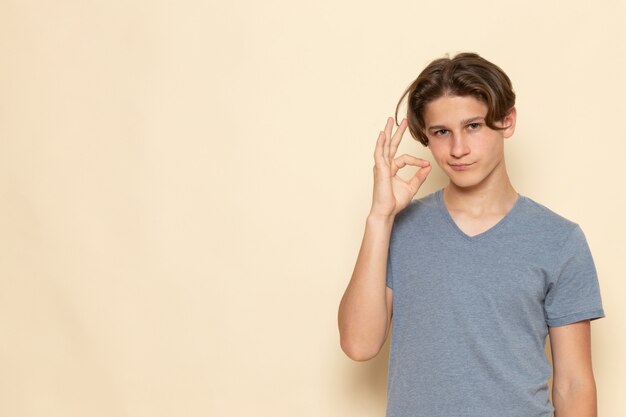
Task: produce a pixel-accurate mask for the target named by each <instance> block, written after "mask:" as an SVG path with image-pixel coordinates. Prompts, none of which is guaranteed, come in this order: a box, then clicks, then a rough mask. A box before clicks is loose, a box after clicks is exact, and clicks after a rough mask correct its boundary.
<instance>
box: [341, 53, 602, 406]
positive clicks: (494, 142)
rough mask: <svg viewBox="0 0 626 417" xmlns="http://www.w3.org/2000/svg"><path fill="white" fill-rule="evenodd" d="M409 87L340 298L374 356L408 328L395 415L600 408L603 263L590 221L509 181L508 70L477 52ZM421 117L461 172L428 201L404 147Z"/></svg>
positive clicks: (446, 165)
mask: <svg viewBox="0 0 626 417" xmlns="http://www.w3.org/2000/svg"><path fill="white" fill-rule="evenodd" d="M406 95H408V110H407V119H408V120H407V119H403V120H402V122H401V123H400V124H399V126H398V128H397V130H396V131H395V133H393V132H392V127H393V124H394V119H393V118H389V119H388V120H387V124H386V126H385V130H384V131H381V132H380V135H379V136H378V140H377V142H376V148H375V153H374V160H375V165H374V193H373V201H372V206H371V210H370V213H369V215H368V217H367V221H366V226H365V234H364V237H363V241H362V245H361V249H360V252H359V255H358V258H357V261H356V265H355V268H354V273H353V275H352V278H351V280H350V283H349V284H348V287H347V289H346V291H345V294H344V296H343V298H342V300H341V304H340V307H339V330H340V336H341V347H342V349H343V350H344V351H345V353H346V354H347V355H348V356H349V357H350V358H352V359H354V360H359V361H361V360H368V359H370V358H372V357H374V356H375V355H376V354H377V353H378V352H379V350H380V348H381V346H382V345H383V343H384V342H385V339H386V337H387V334H388V332H389V329H390V327H391V326H393V332H392V340H391V350H390V358H389V381H388V404H387V416H388V417H409V416H411V417H507V416H510V417H549V416H551V415H552V413H553V412H555V415H556V417H574V416H577V417H595V416H596V387H595V382H594V377H593V371H592V366H591V342H590V321H591V320H594V319H597V318H600V317H604V312H603V309H602V302H601V298H600V291H599V286H598V281H597V277H596V270H595V267H594V264H593V260H592V257H591V253H590V251H589V248H588V246H587V242H586V240H585V237H584V235H583V232H582V231H581V229H580V227H579V226H578V225H577V224H575V223H573V222H571V221H569V220H567V219H565V218H563V217H561V216H559V215H557V214H555V213H554V212H552V211H550V210H549V209H547V208H546V207H544V206H542V205H540V204H538V203H536V202H535V201H533V200H531V199H530V198H528V197H525V196H523V195H520V194H519V193H517V192H516V191H515V189H514V188H513V186H512V184H511V182H510V180H509V177H508V175H507V170H506V165H505V161H504V141H505V139H507V138H509V137H511V136H512V135H513V132H514V131H515V122H516V109H515V94H514V92H513V89H512V86H511V82H510V80H509V78H508V76H507V75H506V74H505V73H504V72H503V71H502V70H501V69H500V68H499V67H497V66H496V65H494V64H493V63H491V62H489V61H487V60H485V59H483V58H482V57H480V56H478V55H476V54H472V53H462V54H459V55H457V56H455V57H453V58H451V59H450V58H443V59H438V60H435V61H433V62H432V63H431V64H429V65H428V66H427V67H426V69H424V71H423V72H422V73H421V74H420V75H419V76H418V78H417V79H416V80H415V81H414V82H413V83H412V84H411V85H410V86H409V88H408V89H407V91H406V92H405V93H404V95H403V96H402V98H401V99H400V102H401V101H402V99H403V98H404V96H406ZM396 114H397V108H396ZM407 127H408V128H409V130H410V133H411V135H412V136H413V137H414V138H416V139H417V140H418V141H420V142H421V143H422V144H423V145H425V146H427V147H428V148H429V149H430V151H431V153H432V156H433V159H434V160H435V162H436V163H437V165H439V167H440V168H441V169H442V170H443V171H444V173H445V174H446V175H447V176H448V178H449V183H448V185H447V186H446V187H445V188H443V189H442V190H439V191H437V192H435V193H433V194H430V195H428V196H426V197H423V198H421V199H417V200H412V199H413V197H414V196H415V194H416V193H417V191H418V189H419V188H420V186H421V184H422V183H423V182H424V180H425V179H426V177H427V176H428V173H429V172H430V169H431V167H430V164H429V162H428V161H425V160H423V159H419V158H416V157H414V156H411V155H406V154H404V155H400V156H396V151H397V149H398V145H399V143H400V141H401V139H402V135H403V134H404V131H405V130H406V128H407ZM392 133H393V134H392ZM406 165H412V166H416V167H418V170H417V172H416V174H415V175H414V176H413V177H412V178H411V179H409V180H408V181H404V180H403V179H401V178H400V177H399V176H398V175H397V172H398V170H399V169H401V168H403V167H404V166H406ZM548 334H549V335H550V342H551V344H550V345H551V349H552V362H553V368H554V373H553V374H552V369H551V367H550V364H549V362H548V360H547V358H546V355H545V341H546V336H547V335H548ZM551 375H553V390H552V397H553V402H552V403H551V402H550V399H549V392H548V379H549V378H550V376H551Z"/></svg>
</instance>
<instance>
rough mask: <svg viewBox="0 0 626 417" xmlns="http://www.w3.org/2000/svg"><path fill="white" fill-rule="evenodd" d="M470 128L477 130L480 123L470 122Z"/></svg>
mask: <svg viewBox="0 0 626 417" xmlns="http://www.w3.org/2000/svg"><path fill="white" fill-rule="evenodd" d="M467 127H468V128H469V129H470V130H476V129H478V128H479V127H480V123H470V124H468V125H467Z"/></svg>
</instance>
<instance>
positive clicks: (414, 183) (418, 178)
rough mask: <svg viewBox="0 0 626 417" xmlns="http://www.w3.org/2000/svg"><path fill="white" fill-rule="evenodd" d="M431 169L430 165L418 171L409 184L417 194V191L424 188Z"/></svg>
mask: <svg viewBox="0 0 626 417" xmlns="http://www.w3.org/2000/svg"><path fill="white" fill-rule="evenodd" d="M431 168H432V167H431V166H430V165H428V166H425V167H423V168H420V169H418V170H417V172H416V173H415V175H413V176H412V177H411V179H409V181H408V183H409V185H410V186H411V188H412V189H413V190H415V192H417V190H419V188H420V187H421V186H422V184H423V183H424V181H425V180H426V177H428V174H429V173H430V170H431Z"/></svg>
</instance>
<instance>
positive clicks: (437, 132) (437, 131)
mask: <svg viewBox="0 0 626 417" xmlns="http://www.w3.org/2000/svg"><path fill="white" fill-rule="evenodd" d="M447 133H448V130H447V129H439V130H435V131H434V132H433V136H442V135H446V134H447Z"/></svg>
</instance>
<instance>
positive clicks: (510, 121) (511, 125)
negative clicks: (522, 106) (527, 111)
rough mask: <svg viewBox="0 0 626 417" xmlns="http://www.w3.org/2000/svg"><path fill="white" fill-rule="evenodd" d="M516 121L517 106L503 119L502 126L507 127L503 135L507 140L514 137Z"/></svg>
mask: <svg viewBox="0 0 626 417" xmlns="http://www.w3.org/2000/svg"><path fill="white" fill-rule="evenodd" d="M516 120H517V110H516V109H515V106H513V107H511V110H509V112H508V113H507V115H506V116H504V119H502V126H503V127H505V129H504V130H503V131H502V135H503V136H504V137H505V138H510V137H511V136H513V133H515V122H516Z"/></svg>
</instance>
